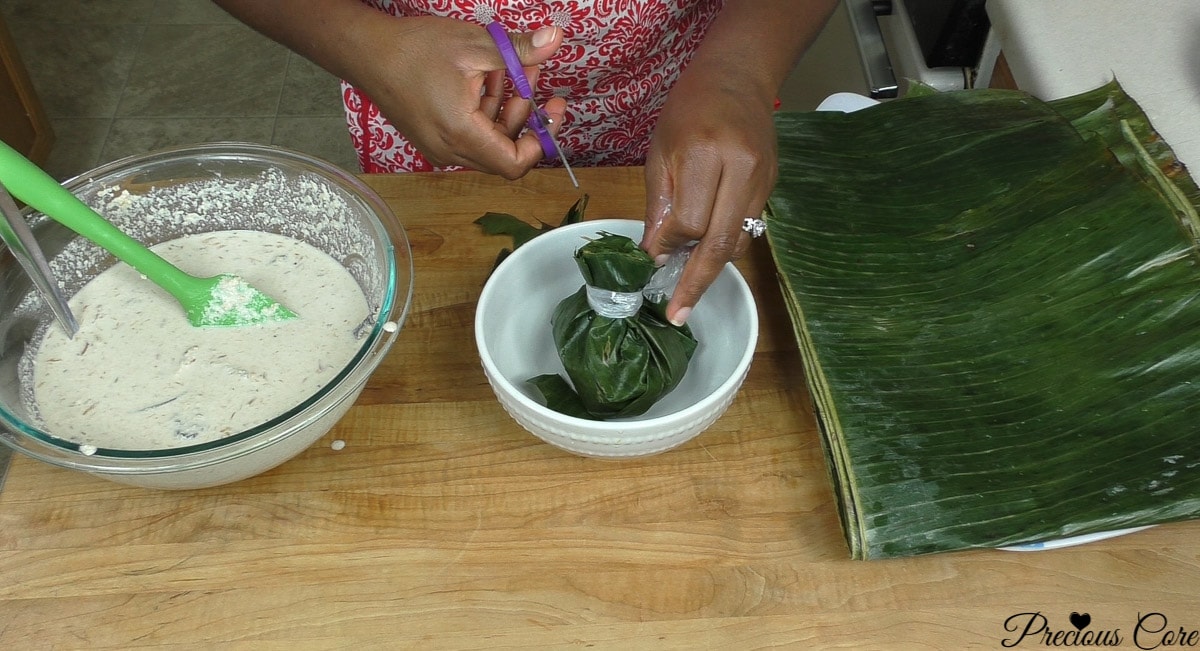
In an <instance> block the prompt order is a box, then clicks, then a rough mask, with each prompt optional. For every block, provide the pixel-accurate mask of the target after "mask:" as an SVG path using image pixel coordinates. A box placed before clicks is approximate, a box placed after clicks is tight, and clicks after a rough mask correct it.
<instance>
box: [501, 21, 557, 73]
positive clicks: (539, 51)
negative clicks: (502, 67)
mask: <svg viewBox="0 0 1200 651" xmlns="http://www.w3.org/2000/svg"><path fill="white" fill-rule="evenodd" d="M509 39H511V40H512V44H513V48H514V49H515V50H516V51H517V57H518V58H520V59H521V65H523V66H526V67H529V66H536V65H540V64H541V63H542V62H543V61H545V60H546V59H549V58H550V57H551V56H553V54H554V51H555V50H557V49H558V46H560V45H562V41H563V32H562V30H561V29H559V28H558V27H555V26H553V25H551V26H549V27H543V28H541V29H539V30H537V31H533V32H521V33H517V34H509Z"/></svg>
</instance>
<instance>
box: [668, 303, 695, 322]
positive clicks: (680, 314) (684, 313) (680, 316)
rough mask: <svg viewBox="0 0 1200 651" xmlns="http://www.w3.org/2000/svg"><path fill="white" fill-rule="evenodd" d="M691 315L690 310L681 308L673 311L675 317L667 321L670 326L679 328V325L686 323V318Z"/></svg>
mask: <svg viewBox="0 0 1200 651" xmlns="http://www.w3.org/2000/svg"><path fill="white" fill-rule="evenodd" d="M691 315H692V308H690V307H681V308H679V309H678V310H675V316H673V317H671V318H670V319H669V320H670V322H671V324H672V325H674V326H681V325H683V324H685V323H687V320H688V317H689V316H691Z"/></svg>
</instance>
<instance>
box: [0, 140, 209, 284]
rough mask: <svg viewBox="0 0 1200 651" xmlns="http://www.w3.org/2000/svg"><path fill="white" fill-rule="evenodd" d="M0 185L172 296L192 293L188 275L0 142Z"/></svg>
mask: <svg viewBox="0 0 1200 651" xmlns="http://www.w3.org/2000/svg"><path fill="white" fill-rule="evenodd" d="M0 183H3V184H4V185H5V186H6V187H7V188H8V191H9V193H10V194H12V195H13V196H15V197H17V198H18V199H20V200H21V201H24V202H25V203H26V204H28V205H30V206H32V207H33V208H34V209H35V210H38V211H40V212H42V213H44V214H46V215H47V216H49V217H50V218H51V219H54V220H55V221H57V222H58V223H60V224H62V225H63V226H66V227H67V228H69V229H71V230H73V231H75V232H76V233H78V234H79V235H82V236H83V237H85V238H87V239H89V240H91V241H93V242H95V243H96V244H98V245H100V246H101V247H102V248H103V249H104V250H106V251H108V252H109V253H112V254H113V255H115V256H117V258H118V259H120V260H122V261H124V262H126V263H128V264H129V266H131V267H133V268H134V269H137V270H138V271H139V272H141V273H142V274H145V275H146V276H147V277H149V278H150V279H152V280H154V282H156V283H158V284H159V285H160V286H162V288H163V289H166V290H167V291H168V292H171V293H172V294H174V295H175V296H176V297H180V296H181V293H182V294H187V292H189V291H190V290H192V287H191V283H190V281H192V280H193V279H192V278H191V277H190V276H188V275H187V274H185V273H183V271H181V270H180V269H179V268H178V267H176V266H175V265H173V264H171V263H170V262H167V261H166V260H164V259H163V258H162V257H160V256H158V255H157V254H155V253H154V252H152V251H150V250H149V249H147V248H146V247H145V246H144V245H142V244H141V243H140V242H138V241H137V240H135V239H133V238H132V237H129V236H128V235H126V234H125V233H124V232H122V231H121V230H120V229H119V228H117V227H116V226H113V225H112V224H110V223H109V222H108V221H107V220H105V219H104V218H103V217H101V216H100V215H99V214H97V213H96V211H94V210H92V208H91V207H90V206H88V205H87V204H85V203H83V202H82V201H80V200H79V198H78V197H76V196H75V195H74V194H71V192H70V191H69V190H67V189H66V188H64V187H63V186H62V185H60V184H59V182H58V181H55V180H54V178H53V177H51V176H50V175H49V174H47V173H45V172H44V171H42V169H41V168H40V167H38V166H37V165H35V164H34V163H33V161H31V160H29V159H28V158H25V157H24V156H23V155H21V153H20V152H18V151H17V150H15V149H13V148H12V147H10V146H9V145H8V144H7V143H4V142H0Z"/></svg>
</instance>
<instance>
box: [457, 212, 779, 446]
mask: <svg viewBox="0 0 1200 651" xmlns="http://www.w3.org/2000/svg"><path fill="white" fill-rule="evenodd" d="M599 231H608V232H610V233H616V234H619V235H626V236H629V237H632V238H633V239H634V240H638V239H640V238H641V236H642V222H640V221H633V220H621V219H605V220H595V221H585V222H582V223H578V224H572V225H569V226H563V227H560V228H556V229H554V230H552V231H550V232H549V233H546V234H544V235H540V236H538V237H537V238H535V239H533V240H532V241H530V242H528V243H527V244H525V245H524V246H522V247H521V248H519V249H517V250H516V251H515V252H514V253H513V254H512V255H510V256H508V258H506V259H505V260H504V262H502V263H501V264H500V266H499V267H497V268H496V270H495V271H494V272H493V273H492V275H491V277H490V278H489V279H488V281H487V284H486V285H484V288H483V293H482V295H480V297H479V305H478V307H477V309H476V312H475V343H476V345H477V346H478V347H479V357H480V359H481V361H482V363H483V370H484V373H485V374H486V375H487V379H488V382H490V383H491V386H492V389H493V391H495V393H496V397H497V398H498V399H499V401H500V404H501V405H503V407H504V409H505V410H506V411H507V412H508V413H509V415H511V416H512V417H513V419H514V420H516V421H517V422H518V423H520V425H521V426H522V427H524V428H525V429H527V430H529V432H531V433H532V434H534V435H535V436H537V437H538V438H540V439H542V440H543V441H545V442H547V443H549V444H551V445H554V446H557V447H559V448H562V449H564V450H567V451H569V452H574V453H575V454H580V455H584V456H590V457H606V458H627V457H640V456H647V455H651V454H657V453H659V452H663V451H665V450H668V449H670V448H673V447H675V446H677V445H680V444H682V443H684V442H686V441H688V440H690V439H692V438H694V437H695V436H697V435H698V434H700V433H701V432H703V431H704V430H705V429H707V428H708V427H709V426H710V425H712V424H713V423H714V422H715V421H716V420H717V419H718V418H719V417H720V416H721V414H723V413H725V410H726V409H727V408H728V407H729V404H730V403H731V402H732V401H733V398H734V396H735V395H736V394H737V391H738V389H739V388H740V387H741V385H742V382H743V380H745V378H746V373H747V372H748V371H749V369H750V360H751V358H752V357H753V355H754V346H755V343H756V342H757V341H758V311H757V308H756V306H755V303H754V296H753V295H752V294H751V293H750V288H749V286H748V285H747V284H746V281H745V279H743V278H742V275H741V274H740V273H739V272H738V270H737V269H736V268H735V267H734V266H733V265H726V267H725V269H724V270H723V271H722V272H721V275H720V276H719V277H718V278H717V280H716V282H715V283H713V285H712V287H710V288H709V290H708V292H706V293H705V294H704V297H703V298H702V299H701V300H700V303H699V304H698V305H696V308H695V310H694V311H693V312H692V316H691V317H690V318H689V319H688V325H689V326H691V328H692V331H693V333H694V334H695V336H696V339H697V341H698V342H699V345H698V346H697V348H696V353H695V355H694V356H693V358H692V362H691V365H690V366H689V367H688V371H687V374H686V375H685V376H684V378H683V380H682V381H681V382H680V383H679V386H677V387H676V388H675V390H674V391H672V392H671V393H669V394H667V395H666V396H664V397H663V398H662V400H660V401H659V402H658V403H657V404H655V405H654V406H653V407H652V408H651V409H650V410H649V411H648V412H646V413H645V414H643V415H642V416H639V417H637V418H631V419H621V420H609V421H594V420H586V419H582V418H575V417H572V416H566V415H564V414H560V413H558V412H556V411H554V410H552V409H550V408H548V407H546V406H545V405H543V404H541V402H539V400H538V397H539V394H538V392H537V391H536V390H535V389H533V388H532V387H531V386H530V385H529V384H528V383H527V382H526V380H527V379H529V378H531V377H534V376H536V375H540V374H542V373H559V374H563V375H564V376H565V372H564V370H563V366H562V362H561V361H559V359H558V352H557V350H556V349H555V346H554V337H553V335H552V334H551V330H550V316H551V314H552V313H553V311H554V308H555V306H557V305H558V303H559V301H561V300H562V299H564V298H566V297H567V296H569V295H571V294H572V293H574V292H575V291H577V290H578V289H579V287H580V286H581V285H582V284H583V278H582V276H580V274H579V269H578V267H577V266H576V264H575V260H574V257H573V254H574V252H575V250H576V249H578V248H579V247H580V246H582V245H583V244H585V243H586V240H585V239H584V238H587V237H594V236H595V235H596V233H597V232H599Z"/></svg>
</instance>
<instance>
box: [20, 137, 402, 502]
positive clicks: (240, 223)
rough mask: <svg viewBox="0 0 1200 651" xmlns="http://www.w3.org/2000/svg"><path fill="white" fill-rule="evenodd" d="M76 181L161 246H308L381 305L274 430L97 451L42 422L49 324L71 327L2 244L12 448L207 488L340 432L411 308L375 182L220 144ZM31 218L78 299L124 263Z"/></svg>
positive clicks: (87, 197)
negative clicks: (286, 240) (277, 242)
mask: <svg viewBox="0 0 1200 651" xmlns="http://www.w3.org/2000/svg"><path fill="white" fill-rule="evenodd" d="M63 185H64V186H65V187H67V188H68V189H69V190H71V191H72V192H73V193H74V194H75V195H76V196H77V197H79V198H80V199H81V200H83V201H84V202H85V203H87V204H89V205H91V206H92V207H93V208H96V209H97V211H98V212H100V213H101V214H102V215H104V216H105V217H106V218H107V219H108V220H109V221H111V222H113V223H114V224H115V225H116V226H117V227H118V228H120V229H122V230H123V231H125V232H126V233H128V234H129V235H131V236H133V237H134V238H135V239H137V240H139V241H141V242H142V243H144V244H146V245H148V246H153V245H155V244H158V243H160V242H163V241H166V240H171V239H175V238H178V237H182V236H185V235H191V234H195V233H204V232H212V231H222V230H246V229H249V230H258V231H264V232H270V233H275V234H279V235H285V236H288V237H292V238H295V239H299V240H302V241H304V242H307V243H308V244H311V245H313V246H316V247H317V248H319V249H321V250H323V251H325V252H326V253H328V254H329V255H330V256H332V257H333V258H334V259H335V260H337V261H339V262H340V263H341V264H342V266H343V267H345V269H346V270H347V271H349V272H350V274H351V275H352V276H353V277H354V279H355V281H356V282H357V283H358V285H359V287H360V288H361V289H362V291H363V294H364V296H365V297H366V299H367V304H368V306H369V311H370V313H369V316H368V318H367V319H366V320H365V321H364V322H363V323H362V325H361V326H360V328H359V331H358V334H359V335H360V341H361V345H360V346H359V348H358V350H357V352H356V353H355V354H354V356H353V358H352V359H351V360H350V361H349V363H347V364H346V365H345V367H344V368H342V369H341V371H340V372H339V373H338V374H337V375H336V376H335V377H334V378H333V379H332V380H331V381H330V382H329V383H328V384H326V385H325V386H323V387H322V388H321V389H319V390H317V391H316V392H315V393H313V394H312V395H310V396H308V398H307V399H305V400H303V401H302V402H300V403H299V404H297V405H294V406H292V407H291V408H290V409H288V410H286V411H284V412H283V413H281V414H279V415H278V416H276V417H275V418H272V419H271V420H269V421H267V422H265V423H262V424H261V425H258V426H256V427H252V428H250V429H247V430H244V431H241V432H238V433H236V434H233V435H230V436H227V437H225V438H221V439H218V440H216V441H212V442H208V443H203V444H197V445H191V446H186V447H173V448H169V449H161V450H135V449H108V448H99V449H96V448H93V447H91V446H81V445H79V444H77V443H73V442H71V441H67V440H64V439H61V438H58V437H56V436H55V435H54V432H49V431H45V430H44V429H42V428H40V426H39V425H38V423H39V420H38V418H37V417H36V413H34V412H35V410H36V400H34V398H33V396H32V389H31V387H30V378H29V374H30V372H29V367H30V362H29V359H31V358H32V354H33V352H34V351H36V347H37V345H38V343H39V342H40V341H41V337H42V335H43V334H44V333H45V332H46V331H47V329H48V328H51V327H59V326H58V325H57V322H56V321H54V317H53V314H52V313H51V311H50V309H49V307H48V306H47V305H46V304H45V303H44V301H42V299H41V297H40V296H39V295H38V294H37V293H36V291H35V290H34V289H33V286H32V284H31V283H30V281H29V280H28V278H27V277H26V276H25V274H24V272H23V271H22V269H21V267H20V266H19V265H18V264H17V262H16V260H15V259H14V258H13V256H12V255H11V253H10V252H9V251H8V250H7V249H4V248H3V247H2V246H0V442H3V443H4V444H6V445H8V446H10V447H12V448H14V449H15V450H17V451H19V452H21V453H24V454H26V455H28V456H30V457H33V458H35V459H39V460H41V461H44V462H46V463H50V464H53V465H56V466H61V467H64V468H71V469H75V470H79V471H83V472H87V473H91V474H93V475H96V476H99V477H103V478H106V479H110V480H113V481H117V482H121V483H126V484H133V485H137V486H144V487H148V488H162V489H181V488H200V487H205V486H215V485H219V484H226V483H229V482H233V481H238V480H241V479H245V478H247V477H251V476H253V475H257V474H259V473H262V472H264V471H266V470H268V469H270V468H273V467H275V466H277V465H279V464H281V463H283V462H284V461H287V460H288V459H291V458H292V457H294V456H296V455H297V454H299V453H300V452H302V451H303V450H305V449H306V448H308V447H309V446H310V445H312V443H313V442H315V441H316V440H317V439H319V438H321V436H323V435H324V434H325V433H326V432H327V431H328V430H329V429H330V428H332V427H333V426H334V424H335V423H336V422H337V421H338V420H339V419H340V418H341V417H342V416H343V415H344V414H345V413H346V410H347V409H349V408H350V406H351V405H352V404H353V403H354V401H355V400H356V399H357V397H358V395H359V393H360V392H361V391H362V389H363V387H364V386H365V385H366V382H367V379H368V378H369V377H370V375H371V373H372V372H373V371H374V370H375V369H376V368H377V367H378V365H379V363H380V362H381V361H382V360H383V358H384V356H385V355H386V354H387V351H388V349H389V348H390V347H391V345H392V344H393V343H394V341H395V339H396V336H397V333H398V332H399V330H400V327H401V326H402V325H403V323H404V319H405V317H406V316H407V314H408V310H409V306H410V305H411V301H412V287H413V279H412V258H411V250H410V247H409V243H408V239H407V237H406V235H405V232H404V229H403V228H402V227H401V225H400V223H399V222H398V221H397V219H396V217H395V215H393V214H392V212H391V210H390V209H389V208H388V207H387V205H386V204H385V203H384V202H383V201H382V200H381V199H380V198H379V196H378V195H376V194H375V192H374V191H372V190H371V189H370V188H369V187H367V186H366V185H365V184H363V183H362V181H360V180H359V179H358V178H356V177H355V176H353V175H352V174H349V173H347V172H346V171H344V170H341V169H339V168H337V167H335V166H333V165H330V164H329V163H326V162H324V161H321V160H319V159H316V158H312V157H310V156H307V155H304V154H300V153H297V152H293V151H289V150H285V149H280V148H277V147H269V146H263V145H255V144H247V143H211V144H203V145H195V146H188V147H181V148H175V149H169V150H164V151H159V152H154V153H150V154H146V155H139V156H133V157H129V158H124V159H121V160H118V161H115V162H112V163H109V164H107V165H103V166H101V167H98V168H96V169H94V170H92V171H90V172H87V173H84V174H82V175H80V176H78V177H76V178H74V179H71V180H69V181H66V182H65V183H64V184H63ZM146 205H153V206H154V208H155V209H154V210H149V209H145V208H144V206H146ZM29 217H30V222H31V224H32V226H33V230H34V233H35V235H36V237H37V239H38V242H39V243H40V244H41V246H42V248H43V250H44V252H45V253H46V256H47V258H50V264H51V267H52V268H53V270H54V272H55V275H56V276H57V278H58V280H59V283H60V285H62V288H63V291H64V294H65V295H66V296H67V297H68V298H69V297H70V296H72V295H74V294H75V292H77V291H78V290H79V289H80V288H81V287H82V286H83V285H85V284H87V282H88V281H89V280H91V279H92V278H94V277H95V276H96V275H97V274H99V273H100V272H102V271H104V270H105V269H107V268H108V267H110V266H112V265H114V264H117V261H116V259H115V258H113V257H112V256H111V255H110V254H108V253H107V252H105V251H103V250H102V249H100V248H99V247H97V246H95V245H93V244H92V243H90V242H88V241H86V240H84V239H83V238H80V237H78V236H76V235H75V234H74V233H73V232H71V231H70V230H68V229H67V228H66V227H64V226H62V225H60V224H58V223H57V222H55V221H53V220H51V219H48V218H46V217H45V216H43V215H39V214H31V215H29ZM122 264H123V263H122ZM281 273H283V272H281ZM289 280H290V279H289ZM130 336H136V333H135V332H131V333H130ZM22 358H25V359H26V361H25V362H24V363H22ZM23 367H24V368H23Z"/></svg>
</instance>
